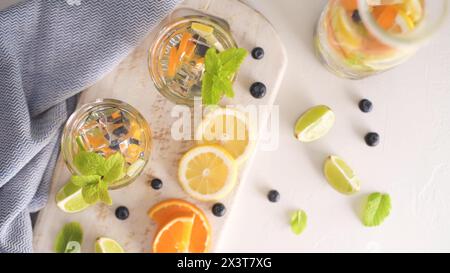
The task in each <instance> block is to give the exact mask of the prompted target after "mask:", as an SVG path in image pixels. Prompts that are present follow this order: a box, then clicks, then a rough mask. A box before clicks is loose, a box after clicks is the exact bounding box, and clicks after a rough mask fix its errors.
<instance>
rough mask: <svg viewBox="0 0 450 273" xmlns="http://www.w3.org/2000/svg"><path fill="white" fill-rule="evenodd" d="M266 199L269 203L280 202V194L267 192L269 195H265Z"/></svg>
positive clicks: (274, 191) (273, 191)
mask: <svg viewBox="0 0 450 273" xmlns="http://www.w3.org/2000/svg"><path fill="white" fill-rule="evenodd" d="M267 198H269V201H270V202H272V203H276V202H278V201H280V193H279V192H278V191H276V190H271V191H269V194H267Z"/></svg>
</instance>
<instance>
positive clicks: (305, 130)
mask: <svg viewBox="0 0 450 273" xmlns="http://www.w3.org/2000/svg"><path fill="white" fill-rule="evenodd" d="M335 119H336V118H335V115H334V113H333V111H331V109H330V108H329V107H328V106H325V105H319V106H316V107H313V108H311V109H309V110H308V111H306V112H305V113H304V114H303V115H302V116H301V117H300V118H299V119H298V120H297V123H296V124H295V132H294V134H295V137H296V138H297V139H298V140H300V141H301V142H312V141H314V140H317V139H319V138H321V137H323V136H325V135H326V134H327V133H328V132H329V131H330V129H331V128H332V127H333V125H334V121H335Z"/></svg>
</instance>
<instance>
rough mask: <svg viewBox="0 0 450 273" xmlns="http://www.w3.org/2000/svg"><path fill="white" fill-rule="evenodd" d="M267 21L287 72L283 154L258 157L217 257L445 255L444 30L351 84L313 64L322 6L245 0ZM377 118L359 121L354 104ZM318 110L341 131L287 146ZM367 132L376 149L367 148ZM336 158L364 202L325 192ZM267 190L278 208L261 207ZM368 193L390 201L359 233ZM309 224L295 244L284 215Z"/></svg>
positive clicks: (447, 136)
mask: <svg viewBox="0 0 450 273" xmlns="http://www.w3.org/2000/svg"><path fill="white" fill-rule="evenodd" d="M247 2H249V3H251V4H252V5H254V6H256V7H257V8H258V9H260V11H261V12H262V13H263V14H265V15H266V16H267V17H268V18H269V20H270V21H271V22H272V23H273V24H274V26H275V28H276V29H277V30H278V32H279V35H280V36H281V39H282V40H283V42H284V44H285V45H286V48H287V52H288V58H289V65H288V69H287V72H286V75H285V79H284V81H283V84H282V87H281V90H280V93H279V95H278V100H277V102H276V104H278V105H279V106H280V115H281V122H280V130H281V132H280V147H279V149H278V150H277V151H274V152H261V151H259V152H258V154H257V157H256V160H255V161H254V164H253V166H252V170H251V173H250V175H249V179H248V180H247V182H246V184H245V185H242V187H241V191H240V193H239V195H238V198H237V203H236V204H235V210H234V211H233V214H232V215H231V217H230V219H229V221H230V222H229V224H228V225H227V230H226V232H225V233H224V234H223V236H224V238H227V239H226V240H223V241H222V242H223V243H222V244H221V246H220V249H219V250H223V251H257V252H263V251H293V252H294V251H295V252H297V251H318V252H321V251H413V252H414V251H450V232H449V231H450V160H449V152H450V35H449V33H450V23H449V22H448V20H447V23H446V25H445V27H444V29H443V30H442V31H441V32H440V34H439V35H438V36H437V37H435V39H434V40H433V41H432V42H431V43H430V44H429V45H428V46H426V47H425V48H423V49H422V50H421V51H420V52H419V53H418V54H417V55H416V56H415V57H413V58H412V59H411V60H410V61H409V62H407V63H406V64H404V65H402V66H400V67H398V68H396V69H394V70H392V71H389V72H387V73H384V74H381V75H378V76H375V77H372V78H369V79H366V80H362V81H356V82H355V81H348V80H343V79H339V78H337V77H335V76H333V75H332V74H330V73H328V72H327V71H326V70H325V69H324V68H323V67H322V66H321V65H320V63H319V62H318V61H317V59H316V58H315V56H314V52H313V46H312V44H313V43H312V37H313V29H314V27H315V24H316V21H317V19H318V18H319V14H320V12H321V10H322V9H323V7H324V6H325V4H326V2H327V1H324V0H322V1H317V0H316V1H307V0H277V1H274V0H249V1H247ZM363 97H367V98H369V99H371V100H372V101H373V102H374V104H375V105H374V106H375V109H374V111H373V112H372V113H370V114H363V113H361V112H360V111H359V109H358V107H357V103H358V100H359V99H361V98H363ZM315 104H327V105H329V106H331V107H332V108H333V109H334V110H335V113H336V115H337V123H336V125H335V127H334V128H333V130H332V131H331V133H330V134H329V135H328V136H327V137H325V138H324V139H322V140H320V141H318V142H316V143H313V144H308V145H305V144H301V143H298V142H297V141H296V140H295V139H294V138H293V137H292V128H293V124H294V122H295V120H296V118H297V117H298V115H300V114H301V113H302V112H303V111H304V110H305V109H307V108H308V107H310V106H312V105H315ZM369 130H374V131H377V132H379V133H380V134H381V138H382V142H381V145H380V146H379V147H377V148H369V147H367V146H366V145H365V144H364V141H363V136H364V134H365V133H366V132H368V131H369ZM329 154H338V155H340V156H342V157H344V158H345V159H346V160H347V161H348V162H349V164H351V165H352V166H353V167H354V169H355V170H356V171H357V173H358V174H359V176H360V177H361V178H362V180H363V185H362V192H361V194H359V195H356V196H354V197H345V196H342V195H339V194H338V193H336V192H334V191H333V190H332V189H331V188H330V187H329V186H328V185H327V184H326V182H325V180H324V178H323V176H322V172H321V167H322V161H323V160H324V158H325V157H326V156H327V155H329ZM270 188H275V189H278V190H279V191H280V192H281V196H282V197H281V201H280V203H278V204H271V203H269V202H268V201H267V199H266V193H267V191H268V190H269V189H270ZM373 191H386V192H389V193H390V194H391V196H392V200H393V211H392V215H391V217H390V218H389V219H388V220H387V221H386V222H385V223H384V224H383V225H382V226H381V227H378V228H372V229H369V228H365V227H363V226H362V224H361V223H360V221H359V218H358V217H357V214H356V212H355V211H356V208H357V207H358V203H359V201H360V200H361V199H362V197H363V196H364V195H365V194H367V193H371V192H373ZM296 208H302V209H304V210H305V211H306V212H307V213H308V216H309V219H308V220H309V223H308V227H307V229H306V231H305V232H304V234H303V235H301V236H300V237H296V236H294V235H293V234H292V233H291V232H290V230H289V224H288V221H289V213H290V212H291V211H292V210H293V209H296Z"/></svg>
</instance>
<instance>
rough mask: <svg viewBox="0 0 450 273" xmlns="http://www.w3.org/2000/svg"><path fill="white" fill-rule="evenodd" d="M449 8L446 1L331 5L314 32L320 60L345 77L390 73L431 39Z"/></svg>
mask: <svg viewBox="0 0 450 273" xmlns="http://www.w3.org/2000/svg"><path fill="white" fill-rule="evenodd" d="M448 7H449V1H448V0H330V1H329V2H328V4H327V6H326V7H325V10H324V11H323V12H322V15H321V17H320V19H319V22H318V25H317V29H316V35H315V39H314V40H315V47H316V52H317V55H318V57H319V58H320V60H321V61H322V62H323V63H324V65H325V66H326V67H327V68H328V69H329V70H330V71H332V72H333V73H335V74H336V75H338V76H341V77H345V78H350V79H361V78H364V77H367V76H370V75H373V74H376V73H379V72H383V71H386V70H388V69H390V68H393V67H395V66H397V65H399V64H401V63H403V62H404V61H405V60H407V59H408V58H409V57H410V56H412V55H413V54H414V53H415V52H416V51H417V50H418V49H419V48H420V47H421V45H423V43H424V42H426V41H427V40H429V38H430V37H431V36H432V34H433V33H434V32H435V31H436V30H437V29H439V27H440V26H441V25H442V23H443V22H444V21H445V18H446V15H447V13H448Z"/></svg>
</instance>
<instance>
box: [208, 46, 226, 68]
mask: <svg viewBox="0 0 450 273" xmlns="http://www.w3.org/2000/svg"><path fill="white" fill-rule="evenodd" d="M221 66H222V64H221V62H220V59H219V55H218V54H217V50H216V49H215V48H214V47H211V48H210V49H208V51H206V55H205V70H206V71H207V72H208V73H211V74H216V73H218V71H219V69H220V67H221Z"/></svg>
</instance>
